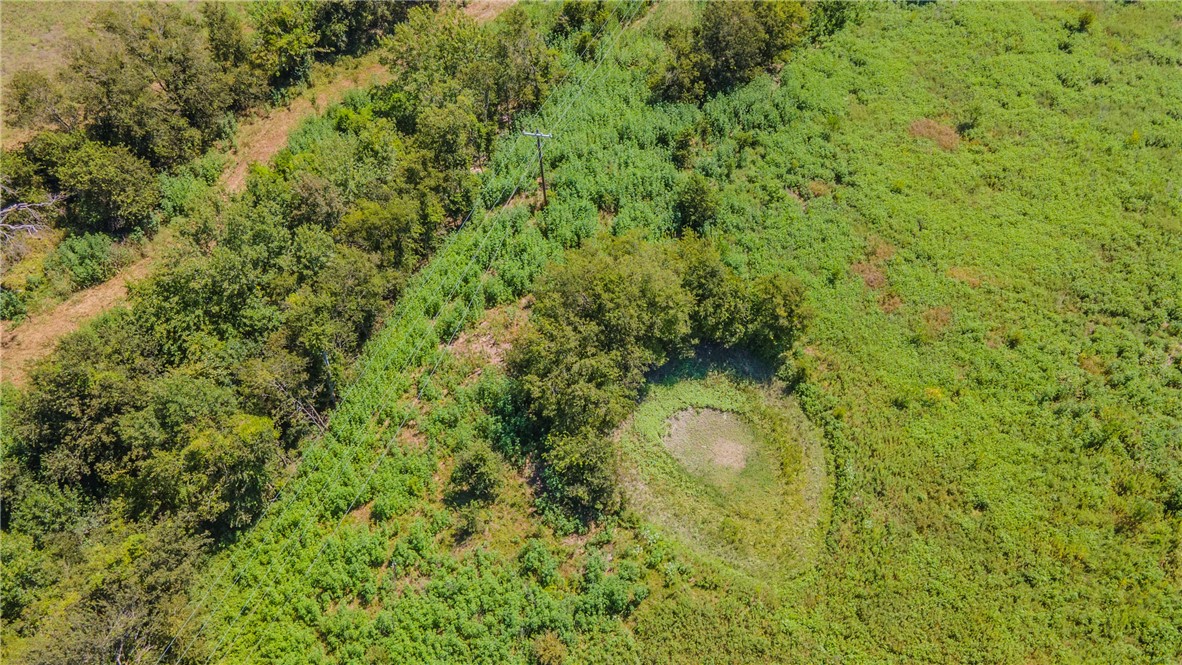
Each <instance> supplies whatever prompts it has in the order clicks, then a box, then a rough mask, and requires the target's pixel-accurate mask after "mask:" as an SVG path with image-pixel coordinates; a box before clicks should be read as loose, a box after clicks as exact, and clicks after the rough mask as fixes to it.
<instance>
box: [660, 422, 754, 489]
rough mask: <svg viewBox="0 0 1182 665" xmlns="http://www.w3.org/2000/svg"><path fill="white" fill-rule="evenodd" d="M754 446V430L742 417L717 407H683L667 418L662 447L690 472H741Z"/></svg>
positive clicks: (708, 473) (703, 473) (706, 473)
mask: <svg viewBox="0 0 1182 665" xmlns="http://www.w3.org/2000/svg"><path fill="white" fill-rule="evenodd" d="M754 446H755V430H753V429H751V426H750V425H748V424H747V423H746V421H744V420H743V418H742V416H740V415H738V414H735V413H729V412H727V411H719V410H718V409H693V408H690V409H684V410H682V411H679V412H677V413H675V414H673V417H672V418H670V419H669V434H667V435H666V436H665V448H667V449H668V450H669V453H670V454H672V455H673V457H674V458H676V459H677V461H678V462H681V464H682V466H684V467H685V468H686V469H687V470H689V471H690V472H691V473H694V474H698V475H710V473H711V472H712V471H714V470H716V469H723V470H727V471H742V470H743V469H745V468H746V467H747V459H748V457H749V456H750V455H751V449H752V448H753V447H754Z"/></svg>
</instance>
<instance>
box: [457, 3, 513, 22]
mask: <svg viewBox="0 0 1182 665" xmlns="http://www.w3.org/2000/svg"><path fill="white" fill-rule="evenodd" d="M516 1H517V0H472V1H471V2H469V3H468V4H467V5H466V6H465V7H464V13H465V14H467V15H468V16H471V17H472V18H474V19H476V20H477V21H491V20H493V19H494V18H496V17H497V15H498V14H500V13H501V12H503V11H505V10H506V9H508V8H509V7H511V6H512V5H513V3H515V2H516Z"/></svg>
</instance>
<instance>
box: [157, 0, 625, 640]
mask: <svg viewBox="0 0 1182 665" xmlns="http://www.w3.org/2000/svg"><path fill="white" fill-rule="evenodd" d="M637 13H639V5H638V10H637V11H634V12H633V13H632V15H631V16H629V20H631V19H632V18H635V15H636V14H637ZM606 27H607V23H606V22H605V23H604V24H603V25H602V26H601V27H600V29H599V30H598V31H597V33H596V35H597V36H598V35H599V34H601V33H602V32H603V30H605V29H606ZM625 29H626V26H622V27H621V30H620V32H619V33H617V35H616V41H618V39H619V37H620V35H621V34H622V33H623V31H624V30H625ZM613 44H614V42H613ZM585 51H586V47H585V48H584V53H585ZM605 56H606V53H605ZM580 57H581V55H580ZM602 62H603V58H601V59H600V60H599V62H598V63H597V65H596V67H595V68H594V69H593V70H592V72H591V73H590V74H588V75H587V77H586V78H585V79H584V82H583V84H582V86H581V87H580V88H579V91H578V93H577V94H576V95H575V97H574V99H577V98H578V97H579V96H581V94H582V92H583V89H584V88H585V87H586V82H587V80H589V79H590V76H591V75H593V74H594V73H595V72H596V71H597V70H598V69H599V65H601V64H602ZM568 76H569V75H568ZM564 79H565V77H564ZM561 83H562V82H560V83H559V85H561ZM574 99H572V100H571V101H570V102H569V103H568V104H567V106H566V108H565V109H564V111H563V113H562V115H561V116H560V117H561V118H565V116H566V113H568V112H569V110H570V108H571V104H573V101H574ZM560 122H561V121H560ZM523 176H524V173H523ZM520 182H521V181H520V178H519V180H518V185H517V186H516V187H515V188H514V190H513V192H512V193H510V195H509V196H508V197H507V199H506V200H505V203H504V205H505V206H507V205H508V203H509V202H510V201H511V200H512V198H513V197H514V196H515V195H516V193H517V191H518V190H519V189H520V186H521V185H520ZM475 210H476V208H475V207H474V208H473V209H472V210H471V211H470V212H469V214H468V216H467V217H465V219H464V222H461V225H460V227H461V228H462V227H463V226H464V225H465V223H466V222H467V221H468V220H469V219H470V218H471V216H472V215H473V214H474V213H475ZM492 231H493V229H492V228H490V229H489V230H488V231H487V232H486V233H485V235H484V236H482V238H481V241H480V243H479V245H478V247H477V251H476V252H474V253H473V255H472V258H471V259H470V260H469V263H468V265H466V266H465V268H464V269H463V270H462V271H461V273H460V277H459V279H457V280H456V282H455V284H453V287H452V290H451V293H450V294H449V296H448V298H447V300H450V299H451V297H452V296H454V294H455V292H456V290H457V289H458V288H459V286H460V285H461V284H462V283H463V282H464V281H465V279H466V273H467V271H468V269H469V268H470V267H471V264H472V261H474V260H475V258H476V256H478V255H479V253H480V250H481V249H482V248H483V246H484V243H485V242H486V241H487V240H488V239H489V238H490V237H491V236H492ZM455 242H458V239H457V237H455V236H453V237H452V238H450V239H449V241H448V244H447V246H446V247H445V248H443V251H446V249H447V248H449V247H450V246H451V245H452V244H454V243H455ZM499 252H500V248H499V247H498V249H497V254H498V255H499ZM432 263H433V264H435V265H433V266H432V267H431V269H430V270H429V271H428V275H427V276H426V277H423V281H424V282H425V283H429V280H430V279H431V278H432V277H433V276H434V275H433V271H434V269H435V266H436V265H440V264H441V263H442V262H432ZM409 309H410V306H408V308H407V309H406V310H404V316H403V317H402V318H405V316H406V313H407V312H408V311H409ZM453 335H454V333H453ZM424 339H425V338H424ZM421 342H422V340H420V345H421ZM419 348H420V347H419V346H416V348H415V350H414V351H413V352H412V353H411V354H410V355H409V356H408V358H407V364H408V365H409V364H410V363H411V362H412V361H413V358H414V357H416V356H417V353H418V351H419ZM391 359H392V356H391ZM389 363H390V359H388V360H387V361H386V362H385V363H383V367H382V373H383V374H384V372H385V370H386V369H387V368H388V365H389ZM367 367H368V365H367ZM370 373H371V372H366V374H370ZM363 376H364V375H363ZM362 382H363V381H362V380H361V379H359V380H358V381H357V382H355V383H354V384H353V385H352V386H350V388H349V389H347V391H346V393H345V395H344V397H343V398H342V406H345V405H346V404H350V405H351V404H353V403H360V401H359V400H350V399H349V398H350V397H352V396H353V394H354V393H355V391H356V390H357V389H358V388H359V387H360V385H361V383H362ZM389 391H390V386H387V387H386V390H385V391H384V392H383V399H382V404H381V405H379V407H378V408H377V409H376V410H375V411H374V413H373V414H371V416H370V417H369V419H368V420H369V422H368V423H367V425H368V424H370V423H372V421H373V416H376V414H377V413H378V412H380V411H381V409H383V408H384V407H385V406H386V403H387V399H386V398H387V396H388V393H389ZM351 413H352V409H351V408H348V409H345V410H344V413H338V414H335V415H337V416H338V417H337V418H334V419H333V420H334V421H339V419H340V417H345V416H349V415H351ZM334 424H335V422H334ZM400 429H401V426H400V427H399V430H400ZM396 434H397V431H396V432H395V436H396ZM324 438H327V437H321V439H324ZM312 452H313V451H312V450H307V451H305V453H304V456H305V457H308V456H309V455H310V454H311V453H312ZM383 455H384V453H383ZM337 457H338V459H337V464H336V467H335V468H334V473H333V474H332V476H333V477H332V478H331V479H330V480H329V481H326V482H325V483H323V484H322V485H321V487H322V488H323V487H327V486H328V484H329V482H331V480H335V478H336V476H337V475H339V468H340V465H341V463H342V462H343V461H344V459H345V457H344V456H343V455H340V456H337ZM316 470H317V469H316V468H315V467H313V469H312V470H311V471H310V472H308V473H307V474H306V475H305V476H304V478H305V480H304V481H303V483H302V485H301V488H300V490H297V491H296V492H295V493H289V494H288V496H289V497H290V501H289V502H288V503H293V502H294V501H295V500H296V498H298V496H299V494H300V491H301V490H302V489H303V488H304V487H307V486H308V484H309V483H310V482H311V479H312V477H313V476H314V475H315V471H316ZM371 475H372V474H371ZM367 484H368V480H367ZM281 493H282V492H280V491H277V492H276V493H275V495H274V497H273V498H272V499H271V502H270V503H269V504H268V505H267V507H266V508H265V509H264V512H263V514H262V515H261V516H260V518H259V521H261V520H262V518H263V517H265V516H266V514H267V513H268V511H270V509H271V507H272V506H274V505H275V504H276V501H277V500H278V498H279V495H280V494H281ZM350 509H351V508H350ZM307 513H308V511H307V510H306V511H305V514H304V515H303V516H302V517H301V518H300V520H299V523H302V522H303V521H304V519H305V518H306V517H307ZM347 513H348V511H346V514H347ZM256 523H258V522H256ZM334 533H335V529H334ZM300 537H301V538H302V537H303V533H301V535H300ZM264 544H265V543H260V545H259V547H261V546H263V545H264ZM317 556H319V553H318V555H317ZM274 563H275V560H272V565H271V566H269V568H268V575H269V573H270V568H273V566H274ZM232 567H233V564H232V558H231V559H230V560H229V561H227V565H226V567H225V568H223V571H222V573H221V574H219V576H218V577H217V578H216V579H215V581H214V582H213V583H212V584H211V585H210V586H209V587H208V591H207V592H206V593H205V594H203V596H202V598H201V599H200V600H199V601H198V603H197V604H196V606H195V607H194V609H193V611H192V612H191V613H190V615H189V616H188V617H187V618H186V620H185V621H184V622H183V623H182V625H181V627H180V628H179V629H178V631H177V635H174V637H173V639H172V640H171V641H170V642H169V644H168V645H167V646H166V647H165V649H164V651H162V652H161V655H160V657H159V659H158V660H157V663H159V662H161V661H162V660H163V658H164V657H165V655H167V653H168V651H169V650H170V649H171V647H172V646H173V644H175V642H176V640H177V638H178V637H179V633H180V631H181V630H183V629H184V626H185V625H187V624H188V622H189V621H191V620H192V618H193V617H194V616H195V614H196V612H197V610H198V609H199V608H200V605H201V604H202V603H203V602H204V600H205V599H206V598H207V597H208V595H209V593H210V592H212V590H213V589H214V588H216V587H217V586H218V584H219V583H220V582H221V580H222V579H223V578H224V577H225V574H226V573H227V572H229V569H230V568H232ZM243 572H245V562H243V563H242V564H241V565H240V570H239V572H238V574H237V575H236V576H235V579H234V580H233V581H232V582H231V587H229V588H227V591H226V594H228V593H229V591H230V590H231V589H232V588H233V587H232V585H233V584H235V583H237V581H238V580H239V579H241V576H242V573H243ZM257 590H258V589H257V588H256V590H255V591H256V592H257ZM226 594H223V596H222V598H221V599H220V600H219V603H218V605H219V606H220V605H221V604H222V603H223V602H224V600H225V596H226ZM252 597H253V594H252ZM248 602H249V601H248ZM212 614H213V612H211V615H210V616H212ZM240 616H241V614H240ZM235 621H236V620H235ZM207 623H208V617H207V619H206V620H205V621H203V622H202V624H201V626H200V627H199V628H198V630H197V632H196V633H195V634H194V636H193V638H192V639H191V640H190V641H189V643H188V645H187V646H186V648H185V649H184V652H183V653H182V655H181V657H182V658H183V657H184V655H186V654H187V653H188V651H189V649H190V648H191V647H192V645H193V644H194V643H195V642H196V640H197V638H198V637H199V636H200V633H201V632H202V630H203V629H204V627H205V625H206V624H207ZM220 644H221V642H219V645H220ZM215 652H216V649H215ZM212 655H213V654H211V657H212Z"/></svg>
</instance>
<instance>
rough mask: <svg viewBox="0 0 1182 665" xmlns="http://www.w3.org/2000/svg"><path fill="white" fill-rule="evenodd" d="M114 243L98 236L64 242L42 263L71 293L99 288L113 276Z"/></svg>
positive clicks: (115, 269)
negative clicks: (65, 282) (75, 290)
mask: <svg viewBox="0 0 1182 665" xmlns="http://www.w3.org/2000/svg"><path fill="white" fill-rule="evenodd" d="M114 244H115V243H114V241H113V240H111V237H110V236H107V235H104V234H101V233H87V234H85V235H80V236H71V237H69V238H66V239H65V240H63V241H62V242H61V244H59V245H58V246H57V249H55V250H54V252H53V254H50V255H49V257H47V258H46V259H45V270H46V272H47V273H49V274H50V275H60V276H62V277H65V278H66V279H67V280H68V281H69V283H70V285H71V286H73V287H74V288H75V289H84V288H86V287H88V286H93V285H95V284H101V283H102V282H105V281H107V280H108V279H110V278H111V277H113V276H114V275H115V272H116V271H117V270H118V265H117V264H116V261H115V255H114V252H113V249H114Z"/></svg>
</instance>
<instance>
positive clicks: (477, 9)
mask: <svg viewBox="0 0 1182 665" xmlns="http://www.w3.org/2000/svg"><path fill="white" fill-rule="evenodd" d="M514 2H516V0H473V1H472V2H469V3H468V4H467V5H466V6H465V7H464V12H465V13H467V14H468V15H469V16H471V17H472V18H474V19H476V20H477V21H482V22H483V21H491V20H492V19H494V18H496V17H497V15H498V14H500V13H501V12H503V11H505V9H507V8H508V7H510V6H511V5H512V4H513V3H514ZM377 57H378V56H377V54H376V53H371V54H369V55H367V56H365V57H364V58H363V59H362V60H361V61H360V62H359V66H358V67H357V68H356V69H354V70H346V71H342V72H331V73H329V74H328V75H329V76H330V77H331V80H330V81H329V82H328V83H325V84H323V85H315V86H313V87H312V88H311V89H310V90H308V91H307V92H305V93H304V94H303V95H301V96H300V97H298V98H297V99H295V100H294V101H292V102H291V103H290V104H288V105H287V106H286V107H284V108H280V109H272V110H271V111H269V112H268V113H266V114H265V115H260V116H255V117H252V118H250V119H248V120H246V121H245V122H243V123H242V125H241V126H240V127H239V129H238V137H237V138H238V141H237V143H238V145H237V147H236V148H235V149H234V150H232V151H231V152H230V158H231V160H232V161H231V163H230V167H229V168H228V169H227V170H226V175H225V176H224V182H225V185H226V189H227V190H229V191H230V192H240V191H242V187H243V186H244V185H245V184H246V174H247V173H249V172H250V165H251V164H254V163H256V162H260V163H264V164H265V163H267V162H269V161H270V160H271V158H272V157H274V156H275V155H276V154H277V153H278V152H279V151H280V150H282V149H283V147H284V146H286V145H287V137H288V136H289V135H290V134H291V132H292V130H294V129H295V128H296V127H297V126H299V124H300V122H302V121H303V120H304V118H307V117H308V116H309V115H311V114H313V113H318V112H320V111H323V110H324V109H325V108H327V107H328V106H330V105H332V104H335V103H337V102H339V101H341V99H343V98H344V96H345V93H347V92H348V91H349V90H353V89H355V88H361V87H367V86H371V85H380V84H382V83H386V82H388V81H389V80H390V72H389V70H387V69H386V68H385V67H383V66H382V65H381V63H379V62H378V61H377Z"/></svg>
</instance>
